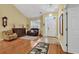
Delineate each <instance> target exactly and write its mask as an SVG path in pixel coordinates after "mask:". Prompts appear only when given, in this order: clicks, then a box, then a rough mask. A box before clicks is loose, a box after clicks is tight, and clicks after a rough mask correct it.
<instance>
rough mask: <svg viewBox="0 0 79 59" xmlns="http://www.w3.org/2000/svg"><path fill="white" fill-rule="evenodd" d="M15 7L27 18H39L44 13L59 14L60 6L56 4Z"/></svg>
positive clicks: (17, 5) (16, 5)
mask: <svg viewBox="0 0 79 59" xmlns="http://www.w3.org/2000/svg"><path fill="white" fill-rule="evenodd" d="M14 6H15V7H16V8H17V9H18V10H19V11H20V12H21V13H23V14H24V15H25V16H27V17H38V16H40V15H41V14H44V13H48V12H57V11H58V6H59V5H56V4H15V5H14ZM40 12H41V13H40Z"/></svg>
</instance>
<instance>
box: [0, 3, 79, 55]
mask: <svg viewBox="0 0 79 59" xmlns="http://www.w3.org/2000/svg"><path fill="white" fill-rule="evenodd" d="M78 12H79V4H76V5H75V4H0V54H75V53H79V46H78V44H79V35H78V34H79V27H78V25H79V21H78V19H79V13H78ZM77 22H78V23H77Z"/></svg>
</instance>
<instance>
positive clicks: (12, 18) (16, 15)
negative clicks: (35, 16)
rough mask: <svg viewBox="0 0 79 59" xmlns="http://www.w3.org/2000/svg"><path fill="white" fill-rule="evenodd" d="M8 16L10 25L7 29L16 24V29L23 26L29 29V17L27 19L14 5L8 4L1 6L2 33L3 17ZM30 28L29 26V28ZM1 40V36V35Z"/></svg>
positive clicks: (1, 28) (1, 27)
mask: <svg viewBox="0 0 79 59" xmlns="http://www.w3.org/2000/svg"><path fill="white" fill-rule="evenodd" d="M3 16H6V17H8V21H7V22H8V24H7V27H6V28H7V29H10V28H12V27H13V24H15V27H19V26H21V25H22V24H23V25H24V26H25V27H27V26H28V24H29V20H28V18H27V17H25V16H24V15H23V14H21V13H20V12H19V11H18V10H17V9H16V8H15V6H13V5H8V4H0V33H1V31H2V30H3V29H4V28H3V26H2V17H3ZM28 27H29V26H28ZM0 39H1V34H0Z"/></svg>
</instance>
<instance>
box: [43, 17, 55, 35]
mask: <svg viewBox="0 0 79 59" xmlns="http://www.w3.org/2000/svg"><path fill="white" fill-rule="evenodd" d="M44 35H45V36H56V17H54V16H47V17H45V34H44Z"/></svg>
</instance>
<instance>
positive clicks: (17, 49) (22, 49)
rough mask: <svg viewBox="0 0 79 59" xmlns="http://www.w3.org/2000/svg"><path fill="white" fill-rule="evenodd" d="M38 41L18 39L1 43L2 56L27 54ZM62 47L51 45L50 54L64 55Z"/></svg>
mask: <svg viewBox="0 0 79 59" xmlns="http://www.w3.org/2000/svg"><path fill="white" fill-rule="evenodd" d="M39 42H40V40H38V41H30V40H26V39H16V40H13V41H0V54H27V53H28V52H29V51H30V50H32V48H33V47H34V46H35V44H36V43H39ZM63 53H64V52H63V50H62V48H61V45H59V44H49V49H48V54H63Z"/></svg>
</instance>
